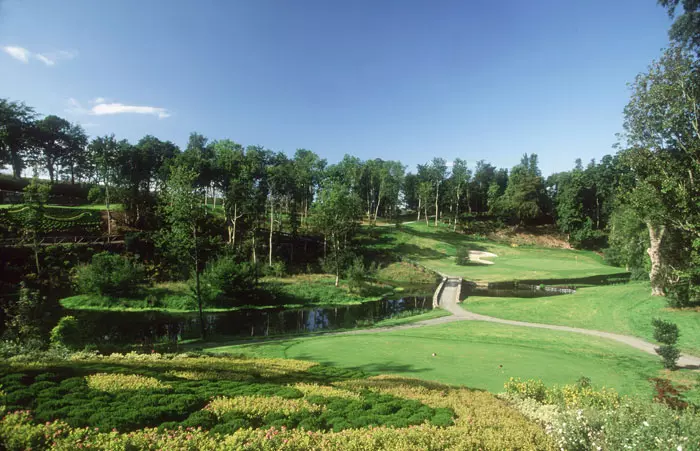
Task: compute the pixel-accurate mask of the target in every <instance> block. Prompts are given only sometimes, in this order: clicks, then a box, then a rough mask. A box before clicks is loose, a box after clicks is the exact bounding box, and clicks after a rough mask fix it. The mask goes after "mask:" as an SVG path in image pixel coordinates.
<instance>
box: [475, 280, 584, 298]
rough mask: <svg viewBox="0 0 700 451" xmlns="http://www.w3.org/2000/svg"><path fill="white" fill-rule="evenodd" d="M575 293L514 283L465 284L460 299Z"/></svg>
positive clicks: (566, 289) (529, 296) (565, 289)
mask: <svg viewBox="0 0 700 451" xmlns="http://www.w3.org/2000/svg"><path fill="white" fill-rule="evenodd" d="M572 293H576V290H574V289H572V288H564V287H548V286H540V285H529V284H522V283H516V282H498V283H490V284H488V286H477V285H475V284H470V283H469V282H466V283H465V284H464V286H463V287H462V297H463V298H467V297H469V296H485V297H498V298H541V297H547V296H559V295H562V294H572Z"/></svg>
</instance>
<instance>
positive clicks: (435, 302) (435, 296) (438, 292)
mask: <svg viewBox="0 0 700 451" xmlns="http://www.w3.org/2000/svg"><path fill="white" fill-rule="evenodd" d="M445 282H447V277H445V276H442V281H441V282H440V285H438V287H437V289H436V290H435V293H434V294H433V308H438V307H439V305H440V295H441V294H442V290H443V288H445Z"/></svg>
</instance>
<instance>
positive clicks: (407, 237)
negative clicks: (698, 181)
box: [367, 223, 623, 283]
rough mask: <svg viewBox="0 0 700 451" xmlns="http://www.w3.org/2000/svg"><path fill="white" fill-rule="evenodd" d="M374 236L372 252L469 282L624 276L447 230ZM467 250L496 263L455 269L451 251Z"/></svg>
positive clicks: (586, 259)
mask: <svg viewBox="0 0 700 451" xmlns="http://www.w3.org/2000/svg"><path fill="white" fill-rule="evenodd" d="M375 233H377V236H376V237H374V238H372V239H369V238H368V239H367V242H368V245H369V246H370V247H373V248H375V249H377V250H380V249H383V250H390V251H392V252H395V253H397V254H399V255H401V256H403V257H405V258H408V259H411V260H415V261H417V262H418V263H420V264H422V265H424V266H426V267H428V268H430V269H433V270H435V271H439V272H442V273H446V274H449V275H453V276H462V277H464V278H465V279H467V280H472V281H489V282H497V281H512V280H536V281H543V282H544V283H547V281H550V283H552V282H551V280H552V279H578V278H584V277H591V276H599V275H606V274H617V273H621V272H623V271H622V270H620V268H614V267H612V266H606V265H605V264H603V261H602V259H601V258H600V257H599V256H598V255H596V254H595V253H593V252H588V251H575V250H567V249H543V248H535V247H511V246H508V245H505V244H501V243H494V242H488V241H481V240H474V239H472V238H470V237H468V236H466V235H461V234H458V233H454V232H452V229H451V228H450V227H448V226H444V225H442V226H440V227H439V228H437V229H436V228H435V227H433V226H430V227H428V226H426V225H425V224H424V223H412V224H404V225H403V226H402V227H401V229H400V230H396V229H395V228H393V227H392V228H389V227H386V228H380V229H377V231H376V232H375ZM459 246H469V247H470V249H473V250H483V251H488V252H492V253H494V254H496V255H498V257H496V258H493V259H492V260H493V261H494V262H495V263H496V264H495V265H481V264H472V265H469V266H458V265H457V264H456V263H455V260H454V256H455V249H456V248H457V247H459Z"/></svg>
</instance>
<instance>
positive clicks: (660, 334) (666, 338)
mask: <svg viewBox="0 0 700 451" xmlns="http://www.w3.org/2000/svg"><path fill="white" fill-rule="evenodd" d="M651 324H652V326H654V339H655V340H656V341H658V342H660V343H663V344H665V345H675V344H676V342H678V335H679V333H678V326H677V325H676V324H674V323H671V322H668V321H664V320H661V319H658V318H654V319H652V320H651Z"/></svg>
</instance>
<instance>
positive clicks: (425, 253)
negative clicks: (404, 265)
mask: <svg viewBox="0 0 700 451" xmlns="http://www.w3.org/2000/svg"><path fill="white" fill-rule="evenodd" d="M395 252H396V253H398V254H400V255H401V256H403V257H408V258H422V259H426V260H439V259H444V258H448V256H447V255H445V254H443V253H442V252H439V251H436V250H435V249H433V248H430V247H420V246H417V245H415V244H401V245H399V246H398V247H397V248H396V250H395Z"/></svg>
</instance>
